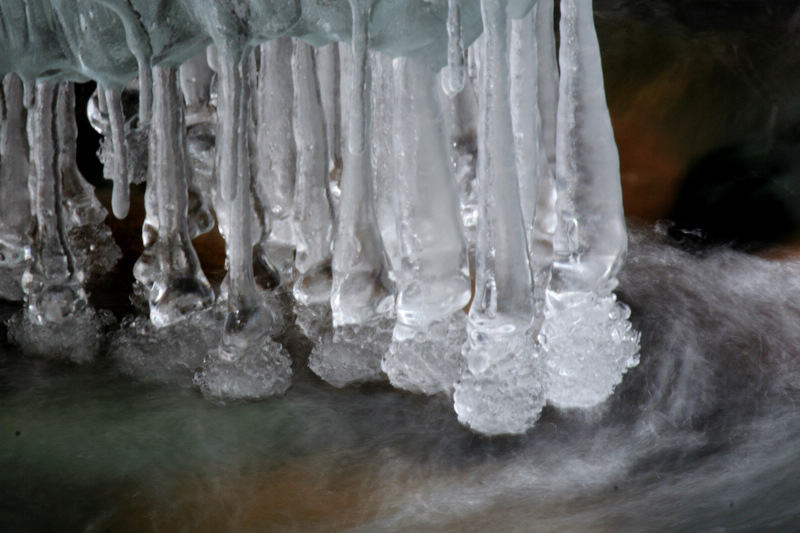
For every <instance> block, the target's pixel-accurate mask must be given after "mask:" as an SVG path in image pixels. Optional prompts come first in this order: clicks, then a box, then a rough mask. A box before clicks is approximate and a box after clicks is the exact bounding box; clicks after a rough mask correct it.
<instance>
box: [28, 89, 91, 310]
mask: <svg viewBox="0 0 800 533" xmlns="http://www.w3.org/2000/svg"><path fill="white" fill-rule="evenodd" d="M56 95H57V90H56V85H52V84H48V83H37V84H36V92H35V97H34V99H33V102H32V104H33V106H32V109H29V116H28V135H29V143H30V147H31V167H32V170H33V172H32V174H31V179H32V183H31V185H30V189H29V190H30V191H31V193H32V194H33V196H32V212H33V215H34V219H35V224H36V227H35V230H34V237H33V242H32V250H33V262H32V263H31V265H30V267H29V268H28V270H27V271H26V272H25V276H24V278H23V289H24V290H25V293H26V296H27V297H26V301H27V312H28V316H29V318H30V319H31V321H32V322H33V323H34V324H38V325H44V324H47V323H50V322H52V323H62V322H64V321H65V320H67V319H68V318H70V317H71V316H72V315H74V314H76V313H78V312H80V311H81V310H83V309H84V308H85V307H86V305H87V298H86V293H85V292H84V290H83V285H82V284H83V277H84V276H83V272H81V271H80V270H77V269H76V268H75V259H74V256H73V254H72V250H71V249H70V247H69V243H68V242H67V236H66V228H65V223H64V222H65V221H64V209H63V206H62V201H61V194H62V191H61V172H60V171H59V166H58V139H57V124H56V122H57V120H56V118H57V114H56V101H57V100H56Z"/></svg>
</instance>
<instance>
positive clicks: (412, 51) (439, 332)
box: [0, 0, 639, 435]
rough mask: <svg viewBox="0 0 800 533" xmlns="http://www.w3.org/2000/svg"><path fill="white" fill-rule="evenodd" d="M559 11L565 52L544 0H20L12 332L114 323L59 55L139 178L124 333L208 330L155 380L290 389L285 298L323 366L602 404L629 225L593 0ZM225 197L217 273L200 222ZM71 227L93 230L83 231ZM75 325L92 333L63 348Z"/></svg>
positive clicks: (481, 401)
mask: <svg viewBox="0 0 800 533" xmlns="http://www.w3.org/2000/svg"><path fill="white" fill-rule="evenodd" d="M560 11H561V20H560V40H561V44H560V48H559V50H558V63H556V46H555V38H554V27H553V26H554V24H553V22H554V21H553V2H552V0H540V1H539V2H538V3H536V2H535V1H531V0H480V1H478V0H448V1H444V0H438V1H435V2H431V1H429V0H402V1H400V0H348V1H345V0H336V1H333V2H331V1H329V0H287V1H282V2H277V1H267V0H248V1H239V2H225V3H220V2H214V1H211V0H191V1H187V2H178V1H169V0H162V1H161V2H149V1H145V0H78V1H72V0H70V1H67V0H33V1H30V0H11V1H10V2H6V3H5V4H4V6H3V8H2V10H0V18H1V19H2V24H0V43H2V45H3V47H4V49H5V50H7V53H5V54H4V55H3V56H2V57H0V73H4V74H6V73H7V75H6V77H5V80H4V83H3V87H2V88H3V91H2V92H1V93H0V104H2V105H0V112H1V113H0V124H1V125H2V130H0V131H1V132H2V145H0V156H1V157H2V159H1V160H0V178H1V179H0V189H2V192H3V194H0V203H2V217H0V219H1V220H0V296H2V297H4V298H7V299H13V300H20V299H24V301H25V311H24V316H23V317H16V318H15V319H14V321H13V322H12V324H11V337H12V339H14V340H15V341H17V342H18V343H19V344H21V345H22V346H23V349H27V351H29V352H34V353H42V352H47V351H48V350H50V351H58V352H59V353H64V352H66V356H67V357H70V358H72V359H74V360H78V361H82V360H86V359H89V358H90V357H91V354H88V352H98V351H100V350H101V347H102V345H103V343H104V338H105V337H104V335H105V333H104V331H106V330H107V329H108V328H110V327H111V324H110V323H109V322H108V319H107V317H105V315H102V313H101V315H102V316H101V315H98V313H97V312H95V311H94V310H93V309H92V308H91V307H90V306H89V305H88V300H87V294H86V290H85V288H84V287H85V278H86V275H88V274H89V273H90V272H92V271H93V270H94V271H97V270H103V268H99V269H98V268H97V267H96V265H97V264H103V261H106V262H108V261H109V258H113V257H115V254H116V253H117V252H116V251H113V250H112V249H111V248H110V247H109V246H108V245H103V246H100V243H104V242H107V241H108V231H107V229H105V228H104V226H103V225H102V219H103V216H104V213H103V212H102V208H100V207H99V204H98V203H97V200H96V199H94V198H93V195H92V194H91V193H92V191H91V188H90V186H88V184H86V183H85V181H83V178H82V176H80V174H79V173H78V172H77V167H76V166H75V154H74V152H75V144H76V141H75V137H76V133H75V126H74V115H73V114H74V92H73V85H72V83H73V82H72V81H56V80H62V79H63V80H85V79H93V80H95V81H96V82H97V90H96V94H95V95H94V97H93V98H92V99H91V101H90V103H89V108H88V110H87V112H88V115H89V118H90V121H91V123H92V125H93V126H94V127H95V128H96V129H97V130H98V131H99V132H101V133H102V134H103V135H104V137H105V140H104V143H103V147H102V151H101V158H102V161H103V163H104V166H105V171H104V176H105V177H106V178H107V179H109V180H110V181H111V182H112V183H113V193H112V198H111V203H110V205H111V209H112V212H113V214H114V215H115V216H117V217H125V216H126V215H127V213H128V211H129V206H130V193H129V186H130V184H131V183H140V182H142V181H144V180H146V182H147V191H146V194H145V208H146V216H145V222H144V226H143V229H142V237H143V243H144V252H143V254H142V257H141V258H140V259H139V261H138V262H137V264H136V266H135V268H134V275H135V277H136V280H137V281H136V287H137V288H136V291H135V292H136V294H138V295H139V298H140V302H141V303H142V305H143V306H145V307H146V308H147V309H148V311H149V323H146V321H144V319H143V318H141V317H140V318H130V319H127V320H126V321H125V323H124V325H123V326H122V327H120V328H119V329H118V331H117V332H116V333H115V334H114V337H113V340H112V343H111V350H110V351H111V354H112V356H113V359H115V360H118V361H119V362H120V365H121V366H122V367H124V368H126V369H127V370H126V371H127V372H128V373H131V374H134V375H136V374H137V370H136V368H137V365H142V364H146V363H144V361H146V360H147V359H152V357H153V352H154V351H157V350H158V344H164V343H166V344H168V341H167V339H172V338H173V336H177V337H180V336H182V335H183V336H188V337H192V340H191V342H189V343H188V344H186V345H187V346H188V345H191V346H192V347H193V348H192V349H191V350H190V352H191V353H189V352H186V351H183V350H181V349H178V348H175V349H174V350H172V351H174V352H176V353H175V354H174V357H173V359H174V364H172V363H165V364H161V365H156V366H157V367H158V368H157V369H156V370H157V371H156V372H155V374H153V375H154V376H155V375H157V376H156V378H157V379H159V380H162V381H187V379H186V377H185V375H184V376H183V377H181V378H180V379H178V378H175V377H174V376H175V373H176V372H177V373H178V374H180V373H181V372H183V371H189V369H190V368H191V367H196V366H200V367H201V368H200V369H199V370H198V371H197V373H196V374H195V375H194V379H193V381H194V384H195V385H196V386H198V387H199V388H200V389H201V390H202V391H203V393H204V394H206V395H207V396H209V397H212V398H261V397H265V396H270V395H274V394H281V393H283V392H284V391H285V390H286V389H287V388H288V387H289V385H290V378H291V372H292V370H291V360H290V355H289V353H288V352H287V350H286V349H285V348H284V347H283V346H282V345H281V344H280V342H278V340H276V339H278V338H280V335H279V334H280V332H281V331H283V329H284V326H285V324H284V322H285V321H286V319H287V318H286V317H287V316H288V313H289V311H288V307H287V306H286V305H283V304H282V303H280V302H284V301H286V299H287V298H292V299H293V304H289V305H290V306H291V305H293V307H294V318H293V320H294V321H295V322H296V324H297V325H298V326H299V327H300V328H301V329H302V331H303V332H304V333H305V334H306V336H307V337H308V338H309V340H310V341H311V342H312V343H314V344H315V346H314V348H313V350H312V353H311V356H310V358H309V363H308V364H309V367H310V368H311V370H313V371H314V372H315V373H317V374H318V375H319V376H320V377H321V378H322V379H323V380H325V381H327V382H329V383H330V384H332V385H334V386H337V387H342V386H347V385H352V384H355V383H363V382H367V381H381V380H385V379H387V378H388V380H389V381H390V382H391V383H392V384H393V385H395V386H397V387H399V388H403V389H406V390H408V391H411V392H415V393H424V394H444V395H452V398H453V402H454V407H455V411H456V413H457V414H458V418H459V420H460V421H461V422H462V423H463V424H465V425H467V426H469V427H470V428H472V429H473V430H474V431H477V432H479V433H484V434H487V435H497V434H516V433H524V432H525V431H527V430H528V429H530V428H531V427H532V426H533V425H534V424H535V422H536V420H537V418H538V416H539V412H540V411H541V409H542V407H543V406H544V405H545V404H546V403H547V402H552V403H554V404H556V405H558V406H562V407H590V406H593V405H597V404H599V403H601V402H602V401H603V400H604V399H605V398H606V397H607V396H608V395H609V394H610V393H611V391H612V389H613V387H614V386H615V385H616V384H617V383H619V381H620V380H621V378H622V375H623V374H624V372H625V371H626V369H627V368H628V367H630V366H632V365H635V364H636V363H637V361H638V355H637V354H638V342H639V339H638V334H637V333H636V332H635V331H633V330H632V329H631V326H630V323H629V322H628V316H629V310H628V308H627V307H626V306H625V305H624V304H622V303H620V302H617V301H616V298H615V296H614V294H613V292H612V291H613V290H614V288H615V287H616V280H615V275H616V273H617V271H618V269H619V267H620V265H621V264H622V262H623V260H624V256H625V250H626V242H627V241H626V239H627V235H626V230H625V222H624V217H623V212H622V204H621V192H620V183H619V161H618V156H617V152H616V146H615V144H614V138H613V132H612V130H611V123H610V119H609V116H608V109H607V107H606V103H605V94H604V90H603V76H602V69H601V64H600V53H599V47H598V44H597V37H596V35H595V31H594V23H593V14H592V2H591V0H563V1H562V2H561V8H560ZM482 29H483V35H482V36H481V37H480V39H478V40H477V41H476V38H477V37H478V35H479V34H480V33H481V30H482ZM56 41H57V42H59V43H61V46H52V44H53V43H54V42H56ZM473 41H475V44H472V43H473ZM337 42H340V44H336V43H337ZM98 43H99V44H100V45H99V46H98ZM471 44H472V46H470V45H471ZM559 67H560V72H561V74H560V75H559ZM125 97H129V98H130V97H137V98H138V110H131V109H126V108H125V106H123V99H124V98H125ZM26 191H29V194H27V193H26ZM212 208H213V210H214V211H215V214H216V219H217V221H218V223H219V227H220V232H221V234H222V235H223V237H224V238H225V241H226V266H227V269H228V273H227V277H226V278H225V280H224V282H223V283H222V286H221V287H220V290H219V291H218V294H216V295H215V292H214V290H213V289H212V287H211V285H210V284H209V282H208V280H207V279H206V277H205V275H204V273H203V270H202V268H201V265H200V262H199V261H198V258H197V254H196V253H195V250H194V248H193V246H192V243H191V239H192V238H193V237H194V236H196V235H199V234H201V233H204V232H206V231H208V230H209V229H211V227H212V226H213V223H214V218H213V215H212V212H211V209H212ZM82 228H92V229H91V232H90V233H89V235H90V236H91V237H92V238H94V239H96V240H97V244H98V247H99V249H100V250H101V251H102V252H103V253H99V254H98V253H94V254H92V253H88V254H87V253H85V252H82V251H76V250H75V248H76V243H77V247H79V248H80V247H82V246H84V245H85V243H86V242H87V240H86V235H85V232H84V236H83V237H82V239H83V240H80V239H77V238H76V237H75V235H76V231H79V230H82ZM104 232H105V233H104ZM104 235H105V237H104ZM108 268H110V267H107V268H105V270H108ZM471 270H472V272H471ZM290 295H291V296H290ZM215 296H216V304H215ZM470 301H471V303H470ZM467 306H469V308H468V313H467V312H466V310H465V308H466V307H467ZM290 320H292V319H291V318H290ZM65 328H66V329H69V330H70V331H72V332H78V334H77V335H73V336H72V338H73V339H77V340H78V344H77V345H70V346H72V347H66V348H58V349H56V348H55V347H54V346H55V345H56V344H57V342H55V341H54V340H53V339H57V338H58V337H57V336H58V335H64V334H65V331H66V329H65ZM193 328H194V329H193ZM198 328H199V329H198ZM209 329H213V331H214V333H213V334H212V333H209V331H208V330H209ZM62 338H66V337H62ZM153 338H161V339H162V342H161V343H152V342H149V341H151V340H152V339H153ZM80 343H83V346H84V347H85V348H87V349H88V350H84V352H85V353H82V354H78V353H77V352H76V350H78V351H80ZM148 343H149V344H148ZM177 345H180V343H178V344H177ZM26 347H27V348H26ZM87 354H88V355H87ZM131 354H133V355H131ZM157 357H164V358H169V357H171V356H170V355H169V354H159V355H157ZM191 370H192V372H193V370H194V368H191Z"/></svg>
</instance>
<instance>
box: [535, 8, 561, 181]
mask: <svg viewBox="0 0 800 533" xmlns="http://www.w3.org/2000/svg"><path fill="white" fill-rule="evenodd" d="M534 9H535V10H536V46H537V49H538V54H537V57H538V80H539V83H538V86H539V91H538V97H537V100H538V102H539V113H540V115H541V119H542V142H543V143H544V148H545V153H546V154H547V161H548V162H549V163H550V168H551V169H552V171H553V172H554V173H555V168H556V111H557V107H558V63H557V61H556V37H555V28H554V20H553V0H539V1H538V3H537V4H536V7H535V8H534Z"/></svg>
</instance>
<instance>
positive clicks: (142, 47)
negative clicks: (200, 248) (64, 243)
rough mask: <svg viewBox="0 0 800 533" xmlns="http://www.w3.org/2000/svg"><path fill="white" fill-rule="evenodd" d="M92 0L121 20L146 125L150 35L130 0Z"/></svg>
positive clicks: (141, 121)
mask: <svg viewBox="0 0 800 533" xmlns="http://www.w3.org/2000/svg"><path fill="white" fill-rule="evenodd" d="M94 1H95V2H97V3H99V4H101V5H104V6H106V7H107V8H109V9H111V10H112V11H114V13H116V14H117V16H118V17H119V18H120V20H121V21H122V26H123V27H124V28H125V39H126V41H127V43H128V48H130V50H131V52H133V55H134V57H135V58H136V61H137V63H138V66H139V124H140V125H148V124H150V119H151V108H152V104H153V80H152V78H151V74H150V72H151V68H152V57H153V46H152V45H151V44H150V35H149V34H148V33H147V30H146V29H145V27H144V24H143V22H142V19H141V17H140V15H139V13H138V12H137V11H136V8H135V7H134V6H133V4H132V3H131V0H94ZM123 168H124V167H123ZM114 215H115V216H116V217H117V218H124V215H123V216H119V215H117V214H116V208H114Z"/></svg>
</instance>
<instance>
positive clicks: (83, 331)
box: [8, 307, 114, 363]
mask: <svg viewBox="0 0 800 533" xmlns="http://www.w3.org/2000/svg"><path fill="white" fill-rule="evenodd" d="M112 324H114V317H113V315H111V313H109V312H108V311H103V310H101V311H95V310H94V309H92V308H91V307H85V308H83V309H81V310H79V311H77V312H75V313H72V314H71V315H70V316H69V317H67V318H66V319H65V320H64V321H63V322H61V323H54V322H47V323H45V324H37V323H35V322H34V321H33V320H31V317H29V316H28V313H27V312H22V313H17V314H16V315H14V316H13V317H12V318H11V319H10V320H9V321H8V339H9V341H10V342H12V343H13V344H16V345H17V346H19V348H20V349H21V350H22V353H24V354H25V355H32V356H37V357H47V358H52V359H67V360H69V361H72V362H75V363H88V362H90V361H93V360H94V359H96V358H97V357H98V356H99V355H100V354H101V353H102V352H103V350H104V349H105V347H106V343H107V332H108V329H109V328H110V327H111V325H112Z"/></svg>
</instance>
